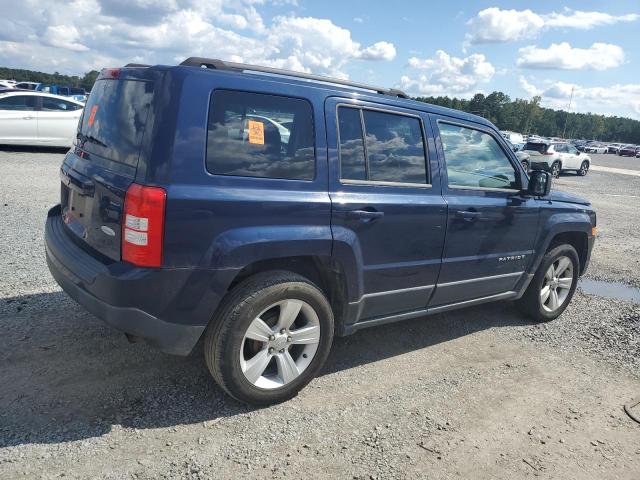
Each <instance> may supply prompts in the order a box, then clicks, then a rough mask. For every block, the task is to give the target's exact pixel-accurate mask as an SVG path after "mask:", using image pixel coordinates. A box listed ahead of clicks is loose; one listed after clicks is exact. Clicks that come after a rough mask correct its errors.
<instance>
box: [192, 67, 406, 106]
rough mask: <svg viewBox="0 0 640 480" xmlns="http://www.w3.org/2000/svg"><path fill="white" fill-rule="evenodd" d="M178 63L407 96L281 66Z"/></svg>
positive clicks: (390, 90) (382, 88) (389, 90)
mask: <svg viewBox="0 0 640 480" xmlns="http://www.w3.org/2000/svg"><path fill="white" fill-rule="evenodd" d="M180 65H184V66H187V67H198V68H209V69H215V70H230V71H236V72H243V71H252V72H262V73H269V74H272V75H285V76H287V77H295V78H304V79H306V80H315V81H317V82H325V83H333V84H336V85H345V86H348V87H355V88H361V89H363V90H371V91H374V92H376V93H380V94H382V95H391V96H392V97H399V98H409V96H408V95H407V94H406V93H404V92H403V91H402V90H398V89H396V88H384V87H376V86H373V85H368V84H366V83H359V82H352V81H351V80H342V79H338V78H332V77H325V76H322V75H314V74H312V73H303V72H295V71H293V70H285V69H283V68H273V67H262V66H260V65H250V64H246V63H236V62H227V61H224V60H219V59H217V58H203V57H189V58H187V59H186V60H185V61H184V62H182V63H181V64H180Z"/></svg>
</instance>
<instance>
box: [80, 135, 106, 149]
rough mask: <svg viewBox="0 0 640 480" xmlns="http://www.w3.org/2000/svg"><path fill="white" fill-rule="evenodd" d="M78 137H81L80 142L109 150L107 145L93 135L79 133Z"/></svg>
mask: <svg viewBox="0 0 640 480" xmlns="http://www.w3.org/2000/svg"><path fill="white" fill-rule="evenodd" d="M78 137H80V140H81V141H82V142H89V143H95V144H96V145H100V146H101V147H104V148H108V146H107V144H106V143H104V142H103V141H102V140H99V139H97V138H96V137H94V136H93V135H85V134H84V133H79V134H78Z"/></svg>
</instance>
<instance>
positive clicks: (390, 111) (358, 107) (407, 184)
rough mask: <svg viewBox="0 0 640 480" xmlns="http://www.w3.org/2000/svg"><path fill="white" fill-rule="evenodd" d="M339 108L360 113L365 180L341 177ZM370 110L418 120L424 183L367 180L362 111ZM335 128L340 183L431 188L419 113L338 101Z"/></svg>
mask: <svg viewBox="0 0 640 480" xmlns="http://www.w3.org/2000/svg"><path fill="white" fill-rule="evenodd" d="M340 108H351V109H354V110H358V112H359V113H360V125H361V128H362V144H363V147H364V165H365V173H366V176H367V180H351V179H347V178H342V156H341V151H340V145H341V141H340V119H339V111H340ZM365 110H370V111H374V112H382V113H388V114H390V115H399V116H404V117H410V118H416V119H417V120H418V122H420V135H421V136H422V152H423V157H424V162H425V165H424V168H425V175H426V178H425V181H426V183H415V182H386V181H382V180H368V178H369V155H368V154H367V141H366V139H367V130H366V127H365V122H364V111H365ZM335 122H336V124H335V128H336V138H337V140H338V173H339V175H338V181H339V182H340V184H341V185H379V186H391V187H419V188H432V187H433V185H432V183H431V165H430V163H429V152H428V146H427V145H428V144H427V135H426V130H425V127H424V119H423V118H422V116H421V115H419V114H412V113H407V112H400V111H397V110H393V109H390V108H389V109H387V108H377V107H370V106H368V105H353V104H350V103H338V104H336V115H335Z"/></svg>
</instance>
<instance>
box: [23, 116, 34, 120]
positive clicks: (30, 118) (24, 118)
mask: <svg viewBox="0 0 640 480" xmlns="http://www.w3.org/2000/svg"><path fill="white" fill-rule="evenodd" d="M34 118H35V117H22V119H23V120H33V119H34Z"/></svg>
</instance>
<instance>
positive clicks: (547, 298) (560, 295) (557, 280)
mask: <svg viewBox="0 0 640 480" xmlns="http://www.w3.org/2000/svg"><path fill="white" fill-rule="evenodd" d="M572 285H573V263H572V262H571V260H570V259H569V257H565V256H562V257H560V258H558V259H557V260H556V261H554V262H553V263H552V264H551V265H550V266H549V268H548V269H547V271H546V272H545V274H544V280H543V282H542V288H541V289H540V304H541V305H542V308H543V309H544V310H545V311H546V312H549V313H553V312H555V311H556V310H558V309H559V308H560V307H562V306H563V305H564V303H565V301H566V300H567V297H568V296H569V293H570V292H571V286H572Z"/></svg>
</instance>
